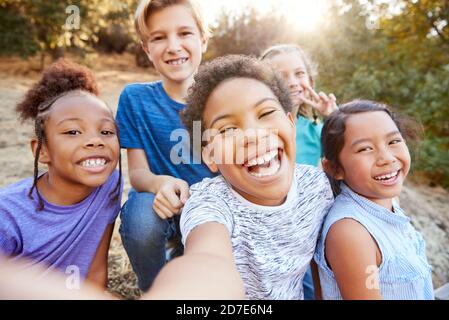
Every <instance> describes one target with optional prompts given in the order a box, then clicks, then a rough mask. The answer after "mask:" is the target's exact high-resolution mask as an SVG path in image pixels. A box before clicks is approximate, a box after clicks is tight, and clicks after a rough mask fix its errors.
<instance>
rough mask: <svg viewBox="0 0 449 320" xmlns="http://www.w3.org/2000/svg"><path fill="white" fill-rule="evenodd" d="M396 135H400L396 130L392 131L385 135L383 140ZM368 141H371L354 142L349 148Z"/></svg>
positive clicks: (365, 139) (359, 140)
mask: <svg viewBox="0 0 449 320" xmlns="http://www.w3.org/2000/svg"><path fill="white" fill-rule="evenodd" d="M397 134H401V133H400V132H399V131H398V130H395V131H392V132H390V133H388V134H386V135H385V138H388V137H391V136H395V135H397ZM369 141H371V139H369V138H362V139H358V140H356V141H354V142H353V143H352V144H351V147H354V146H355V145H357V144H359V143H362V142H369Z"/></svg>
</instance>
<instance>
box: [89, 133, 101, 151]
mask: <svg viewBox="0 0 449 320" xmlns="http://www.w3.org/2000/svg"><path fill="white" fill-rule="evenodd" d="M85 147H87V148H101V147H104V141H103V137H102V136H101V135H100V134H92V135H90V136H89V137H88V138H87V139H86V142H85Z"/></svg>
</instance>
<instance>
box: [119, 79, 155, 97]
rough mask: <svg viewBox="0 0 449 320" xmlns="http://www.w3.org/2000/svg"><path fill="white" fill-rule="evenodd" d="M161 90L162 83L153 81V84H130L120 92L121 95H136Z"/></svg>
mask: <svg viewBox="0 0 449 320" xmlns="http://www.w3.org/2000/svg"><path fill="white" fill-rule="evenodd" d="M161 88H162V82H160V81H154V82H138V83H130V84H127V85H126V86H125V88H124V89H123V91H122V95H123V94H125V95H130V96H133V95H136V94H140V93H142V92H148V91H153V90H160V89H161Z"/></svg>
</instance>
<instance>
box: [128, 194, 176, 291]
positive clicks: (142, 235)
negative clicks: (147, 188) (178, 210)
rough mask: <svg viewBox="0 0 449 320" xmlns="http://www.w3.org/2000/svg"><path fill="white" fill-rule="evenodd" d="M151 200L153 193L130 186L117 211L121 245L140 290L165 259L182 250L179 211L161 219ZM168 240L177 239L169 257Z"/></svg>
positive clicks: (152, 277) (160, 267) (151, 281)
mask: <svg viewBox="0 0 449 320" xmlns="http://www.w3.org/2000/svg"><path fill="white" fill-rule="evenodd" d="M153 201H154V194H152V193H146V192H142V193H139V192H136V191H135V190H134V189H131V191H130V192H129V195H128V201H126V203H125V204H124V205H123V207H122V210H121V213H120V219H121V225H120V235H121V238H122V242H123V246H124V247H125V250H126V253H127V254H128V257H129V260H130V262H131V265H132V268H133V270H134V272H135V273H136V275H137V280H138V285H139V288H140V289H141V290H143V291H147V290H148V289H149V288H150V286H151V284H152V283H153V280H154V279H155V278H156V276H157V274H158V273H159V271H160V270H161V269H162V267H163V266H164V265H165V263H166V261H167V260H168V259H170V258H171V257H174V256H175V255H181V254H182V245H181V243H180V238H179V236H180V232H179V215H178V216H175V217H174V218H171V219H168V220H163V219H161V218H160V217H159V216H158V215H157V213H156V212H155V211H154V210H153ZM169 240H174V242H175V243H176V244H175V249H174V250H173V252H174V254H173V255H172V256H171V257H167V253H166V246H167V242H168V241H169Z"/></svg>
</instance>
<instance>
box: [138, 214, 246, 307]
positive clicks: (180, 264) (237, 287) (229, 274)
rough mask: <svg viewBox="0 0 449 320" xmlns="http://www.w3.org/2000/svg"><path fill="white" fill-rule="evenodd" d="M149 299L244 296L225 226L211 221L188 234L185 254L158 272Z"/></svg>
mask: <svg viewBox="0 0 449 320" xmlns="http://www.w3.org/2000/svg"><path fill="white" fill-rule="evenodd" d="M143 298H146V299H208V300H211V299H244V298H245V290H244V286H243V281H242V279H241V277H240V274H239V272H238V271H237V268H236V266H235V263H234V256H233V254H232V247H231V240H230V238H229V232H228V230H227V229H226V227H225V226H223V225H221V224H219V223H215V222H208V223H205V224H202V225H200V226H198V227H196V228H195V229H193V230H192V232H191V233H190V234H189V236H188V238H187V241H186V246H185V250H184V255H183V256H181V257H179V258H176V259H174V260H173V261H171V262H169V263H168V264H167V265H166V266H165V267H164V268H163V269H162V270H161V272H160V273H159V275H158V276H157V278H156V280H155V281H154V283H153V286H152V287H151V288H150V291H149V292H148V294H146V295H145V296H144V297H143Z"/></svg>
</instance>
